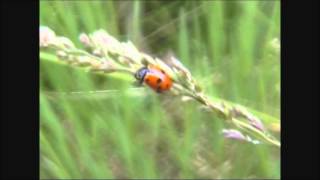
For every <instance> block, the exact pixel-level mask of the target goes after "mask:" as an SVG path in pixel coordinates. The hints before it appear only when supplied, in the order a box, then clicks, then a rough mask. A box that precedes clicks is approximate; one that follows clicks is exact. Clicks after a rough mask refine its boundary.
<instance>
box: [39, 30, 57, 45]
mask: <svg viewBox="0 0 320 180" xmlns="http://www.w3.org/2000/svg"><path fill="white" fill-rule="evenodd" d="M39 36H40V37H39V44H40V47H47V46H49V45H50V44H54V42H55V39H56V35H55V33H54V32H53V31H52V30H51V29H50V28H48V27H46V26H40V29H39Z"/></svg>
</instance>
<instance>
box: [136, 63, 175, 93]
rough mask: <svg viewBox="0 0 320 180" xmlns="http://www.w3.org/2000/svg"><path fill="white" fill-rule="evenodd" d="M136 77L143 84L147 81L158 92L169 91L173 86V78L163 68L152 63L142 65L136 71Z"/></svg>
mask: <svg viewBox="0 0 320 180" xmlns="http://www.w3.org/2000/svg"><path fill="white" fill-rule="evenodd" d="M135 78H136V79H137V80H138V81H139V82H140V83H141V84H142V83H143V82H144V83H146V84H147V85H148V86H149V87H150V88H152V89H153V90H155V91H156V92H158V93H161V92H163V91H167V90H169V89H170V88H171V87H172V80H171V78H170V77H169V76H168V75H167V74H166V73H165V71H163V70H162V69H161V68H159V67H157V66H154V65H150V66H148V67H142V68H140V69H139V70H138V71H137V72H136V73H135Z"/></svg>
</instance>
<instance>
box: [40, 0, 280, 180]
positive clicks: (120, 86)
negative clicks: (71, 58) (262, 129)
mask: <svg viewBox="0 0 320 180" xmlns="http://www.w3.org/2000/svg"><path fill="white" fill-rule="evenodd" d="M40 25H45V26H48V27H50V28H51V29H53V30H54V31H55V32H56V34H58V35H62V36H66V37H68V38H70V39H71V40H72V41H73V42H74V43H75V44H76V46H78V47H83V46H82V45H81V44H80V42H79V40H78V36H79V34H80V33H81V32H86V33H91V32H93V31H95V30H97V29H101V28H102V29H105V30H107V31H108V32H109V33H110V34H111V35H113V36H115V37H117V38H118V39H120V40H131V41H132V42H133V43H134V44H135V45H136V46H137V47H139V48H140V50H142V51H144V52H146V53H149V54H152V55H155V56H158V57H163V56H165V54H166V53H167V52H168V51H172V52H174V53H175V54H176V56H177V57H178V58H179V59H180V60H181V62H182V63H183V64H184V65H185V66H186V67H188V69H189V70H190V71H191V72H192V74H193V75H194V76H195V77H196V79H197V80H198V81H199V82H200V83H201V85H202V87H203V88H204V90H205V92H206V93H207V94H210V95H212V97H215V98H220V99H224V100H226V101H231V102H234V103H237V104H241V105H242V106H245V107H248V108H250V109H252V110H254V111H256V112H257V113H263V114H266V115H265V116H268V117H273V118H272V119H280V54H279V53H280V52H279V50H280V49H279V48H277V47H275V46H276V45H275V43H274V42H275V39H276V38H278V39H279V38H280V2H279V1H40ZM45 57H48V54H46V55H42V56H40V59H41V61H40V150H41V154H40V177H41V178H43V179H46V178H280V152H279V149H275V148H273V147H269V146H267V145H253V144H248V143H243V142H237V141H234V140H228V139H224V137H223V136H222V134H221V130H222V129H223V128H224V127H226V125H225V124H224V123H223V121H222V120H220V119H219V118H218V117H215V116H213V114H211V113H209V112H206V111H203V110H202V109H200V108H199V105H198V104H197V103H196V102H192V101H187V102H182V101H181V99H178V98H175V97H167V96H165V95H162V94H156V93H154V92H153V91H151V90H149V89H143V90H136V89H132V87H133V86H132V85H133V81H134V79H133V77H128V76H126V75H122V74H112V75H110V76H104V75H99V74H91V73H85V72H83V71H81V70H79V69H76V68H72V67H68V66H63V65H61V64H56V63H54V62H50V61H42V59H43V58H45ZM51 58H56V57H55V56H52V57H51ZM96 90H107V92H105V93H85V92H88V91H96ZM108 90H110V91H108ZM63 92H83V93H74V94H70V93H63ZM260 117H262V116H260ZM269 119H271V118H269ZM264 123H271V122H264ZM272 123H280V122H277V121H276V120H275V122H272ZM274 135H276V136H279V134H278V133H277V132H275V134H274Z"/></svg>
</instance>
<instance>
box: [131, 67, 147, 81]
mask: <svg viewBox="0 0 320 180" xmlns="http://www.w3.org/2000/svg"><path fill="white" fill-rule="evenodd" d="M148 71H149V70H148V68H146V67H143V68H141V69H139V70H138V71H137V72H136V73H135V74H134V77H135V78H136V79H137V80H139V81H140V83H142V82H143V79H144V77H145V76H146V74H147V72H148Z"/></svg>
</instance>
